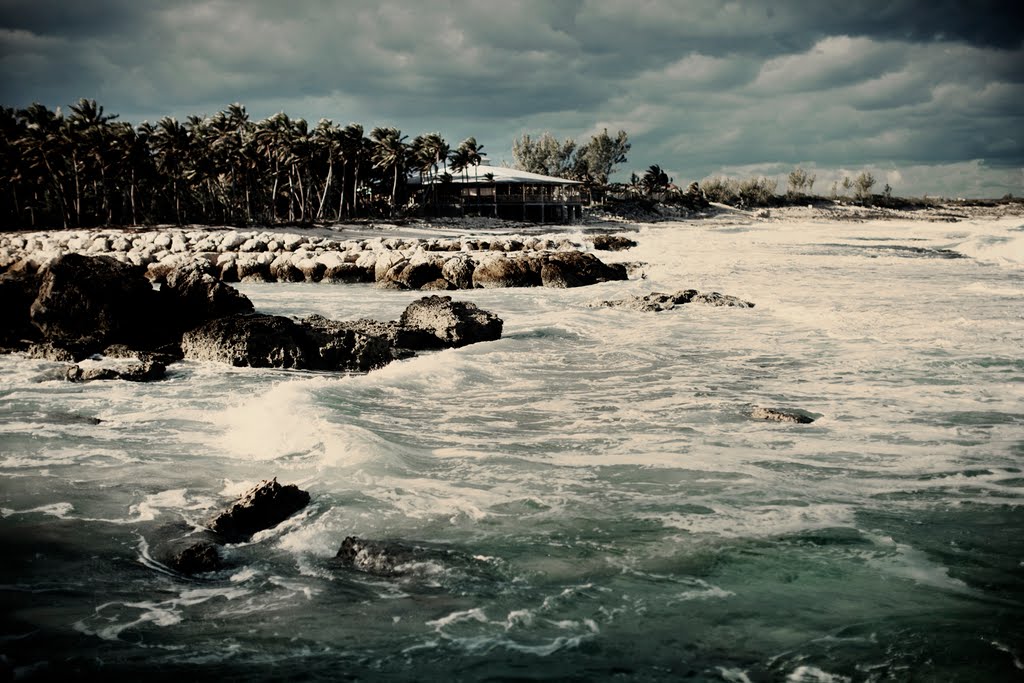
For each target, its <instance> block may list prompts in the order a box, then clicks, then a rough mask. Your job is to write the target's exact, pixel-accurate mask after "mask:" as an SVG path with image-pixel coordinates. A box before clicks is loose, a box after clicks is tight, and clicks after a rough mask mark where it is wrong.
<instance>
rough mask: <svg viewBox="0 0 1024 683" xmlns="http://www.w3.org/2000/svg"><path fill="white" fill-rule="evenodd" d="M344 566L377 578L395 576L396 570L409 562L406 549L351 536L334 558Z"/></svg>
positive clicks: (343, 542)
mask: <svg viewBox="0 0 1024 683" xmlns="http://www.w3.org/2000/svg"><path fill="white" fill-rule="evenodd" d="M334 557H335V559H336V560H339V561H340V562H341V563H342V564H345V565H347V566H349V567H352V568H353V569H358V570H359V571H361V572H366V573H367V574H374V575H376V576H394V575H395V574H396V573H397V572H396V570H395V568H396V567H397V566H399V565H400V564H403V563H404V562H406V561H408V560H409V559H410V555H409V553H408V552H407V550H406V549H404V548H402V547H400V546H397V545H395V544H388V543H382V542H380V541H366V540H363V539H361V538H357V537H355V536H349V537H347V538H346V539H345V540H344V541H342V543H341V548H339V549H338V554H337V555H335V556H334Z"/></svg>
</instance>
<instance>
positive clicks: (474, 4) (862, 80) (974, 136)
mask: <svg viewBox="0 0 1024 683" xmlns="http://www.w3.org/2000/svg"><path fill="white" fill-rule="evenodd" d="M1022 37H1024V34H1022V32H1020V31H1019V30H1018V29H1017V23H1016V7H1015V4H1014V3H1009V2H992V1H987V2H986V1H983V2H975V3H972V4H968V3H963V2H952V1H943V2H928V3H923V2H914V1H910V0H889V1H886V2H849V1H848V0H844V1H843V2H817V3H808V2H804V1H803V0H775V1H774V2H771V3H761V2H722V1H720V0H689V1H687V2H680V1H679V0H630V1H629V2H626V1H623V2H613V1H610V0H563V1H560V2H555V3H552V2H546V1H542V0H504V1H502V2H494V1H490V0H437V1H434V2H418V3H412V2H404V1H395V0H391V1H389V0H381V1H379V2H375V3H364V2H336V1H335V2H331V1H328V0H317V1H315V2H302V3H280V2H277V1H276V0H275V1H269V0H253V1H250V2H244V3H242V2H237V1H236V0H167V1H165V2H141V1H139V0H135V1H131V0H94V1H93V2H89V3H84V2H81V3H79V2H76V3H69V2H66V1H65V0H61V1H57V0H34V1H33V2H24V1H22V0H0V68H2V69H3V72H4V74H5V77H4V78H3V79H2V80H0V103H3V104H7V105H10V106H24V105H26V104H28V103H30V102H31V101H33V100H37V101H40V102H43V103H45V104H47V105H49V106H56V105H63V104H67V103H70V102H73V101H75V100H76V99H77V98H79V97H91V98H95V99H97V100H99V101H100V103H101V104H104V105H105V106H106V107H107V110H108V111H112V112H120V113H122V115H123V117H124V118H126V119H128V120H132V121H138V120H141V119H143V118H147V119H150V120H153V119H156V118H159V117H160V116H162V115H164V114H173V115H177V116H178V117H182V116H184V115H185V114H188V113H206V114H209V113H213V112H214V111H216V110H218V109H221V108H223V106H225V105H226V104H227V103H229V102H233V101H240V102H242V103H244V104H246V105H247V106H248V108H249V111H250V112H251V113H252V115H253V116H254V117H257V118H262V117H264V116H267V115H269V114H271V113H273V112H275V111H279V110H286V111H288V112H289V113H290V114H292V115H293V116H303V117H306V118H308V119H310V120H314V121H315V120H316V119H317V118H319V117H321V116H325V117H330V118H333V119H335V120H337V121H342V122H347V121H349V120H359V121H362V122H364V123H365V124H367V125H377V124H381V123H389V124H396V125H399V126H401V127H402V128H403V129H405V130H407V131H408V132H410V133H411V134H416V133H419V132H426V131H430V130H440V131H441V132H442V133H444V134H445V135H447V136H449V137H451V138H461V137H464V136H465V135H470V134H472V135H475V136H477V137H478V138H479V139H480V140H481V141H483V142H485V144H486V146H487V151H489V152H490V153H491V155H492V157H494V158H495V159H496V160H500V159H501V158H502V157H504V158H506V159H507V158H508V157H510V153H509V152H508V150H509V148H510V146H511V140H512V138H513V137H514V136H516V135H518V134H520V133H522V132H541V131H543V130H546V129H547V130H551V131H552V132H553V133H555V134H557V135H560V136H567V135H573V136H576V137H583V138H585V137H586V136H587V135H589V134H590V133H593V132H596V131H599V130H600V129H601V128H603V127H608V128H610V129H612V130H615V129H617V128H624V129H625V130H627V131H628V132H629V133H630V137H631V139H632V141H633V151H632V153H631V154H630V166H631V167H632V168H636V169H642V168H643V167H645V166H646V165H648V164H650V163H660V164H662V165H663V166H666V167H668V168H670V169H672V170H673V171H674V172H675V173H676V175H677V176H678V179H680V180H681V179H683V178H694V177H698V178H699V177H702V176H703V175H706V174H708V173H712V172H717V171H719V170H721V169H726V168H741V167H742V168H749V167H751V165H753V164H759V163H760V164H762V165H763V166H764V167H766V168H767V167H769V166H771V165H772V164H782V165H785V164H790V165H792V164H795V163H808V162H809V163H812V164H817V165H818V166H819V167H821V168H825V167H828V168H839V167H848V166H853V165H860V166H868V165H871V164H876V165H886V164H888V165H890V166H891V165H908V166H909V165H913V164H923V163H946V164H954V163H961V162H965V161H966V160H974V159H986V160H987V162H986V163H975V164H973V165H972V166H971V168H972V169H973V171H972V172H975V173H992V172H994V171H993V170H992V169H993V168H996V167H1015V166H1016V167H1018V168H1019V167H1020V166H1022V165H1024V140H1022V135H1021V133H1020V132H1019V131H1021V130H1024V115H1022V114H1021V107H1020V103H1021V102H1022V101H1024V90H1022V84H1024V69H1022V68H1021V65H1022V62H1024V50H1022V44H1024V43H1022ZM628 172H629V170H628V169H627V170H626V173H627V174H628ZM994 187H995V185H994Z"/></svg>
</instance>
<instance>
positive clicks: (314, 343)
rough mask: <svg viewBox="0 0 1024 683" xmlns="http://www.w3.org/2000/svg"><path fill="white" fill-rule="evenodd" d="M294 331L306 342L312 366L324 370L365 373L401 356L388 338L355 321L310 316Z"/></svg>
mask: <svg viewBox="0 0 1024 683" xmlns="http://www.w3.org/2000/svg"><path fill="white" fill-rule="evenodd" d="M382 324H383V323H382ZM297 330H298V331H299V332H300V334H301V336H302V337H303V338H304V339H305V340H306V342H307V343H308V344H309V347H310V353H309V354H308V355H309V357H310V359H311V361H312V362H313V366H315V367H317V368H320V369H323V370H350V371H358V372H367V371H369V370H373V369H375V368H380V367H384V366H385V365H387V364H388V363H390V362H391V361H393V360H395V359H396V358H400V357H403V356H402V354H401V353H400V352H397V351H396V349H395V347H394V345H393V344H392V343H389V340H388V339H387V337H385V336H382V335H374V334H372V333H367V332H366V331H364V330H363V329H360V326H359V325H358V324H352V323H347V322H338V321H336V320H330V319H328V318H325V317H323V316H320V315H312V316H309V317H308V318H304V319H303V320H302V321H301V323H300V324H299V325H298V326H297Z"/></svg>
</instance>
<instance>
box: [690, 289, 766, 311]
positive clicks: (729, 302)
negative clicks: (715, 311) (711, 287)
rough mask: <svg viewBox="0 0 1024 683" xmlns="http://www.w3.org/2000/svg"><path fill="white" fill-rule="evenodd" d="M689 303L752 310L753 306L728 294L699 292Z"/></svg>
mask: <svg viewBox="0 0 1024 683" xmlns="http://www.w3.org/2000/svg"><path fill="white" fill-rule="evenodd" d="M691 301H695V302H697V303H701V304H709V305H711V306H734V307H737V308H753V307H754V304H752V303H750V302H749V301H744V300H743V299H739V298H737V297H734V296H730V295H728V294H719V293H718V292H701V293H698V294H695V295H694V296H693V299H692V300H691Z"/></svg>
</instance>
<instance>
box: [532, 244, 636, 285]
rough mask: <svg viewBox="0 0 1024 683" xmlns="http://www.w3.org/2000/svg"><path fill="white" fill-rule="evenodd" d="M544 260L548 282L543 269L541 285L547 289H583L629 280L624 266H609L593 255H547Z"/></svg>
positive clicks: (562, 253) (618, 264)
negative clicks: (603, 283) (598, 284)
mask: <svg viewBox="0 0 1024 683" xmlns="http://www.w3.org/2000/svg"><path fill="white" fill-rule="evenodd" d="M542 259H543V263H544V265H546V266H548V269H547V273H548V278H549V279H548V280H547V281H545V280H544V270H543V269H541V283H542V284H543V285H544V286H545V287H582V286H586V285H593V284H597V283H598V282H610V281H615V280H625V279H627V278H628V275H627V273H626V267H625V266H624V265H622V264H620V263H612V264H608V263H605V262H604V261H602V260H601V259H599V258H597V257H596V256H594V255H593V254H588V253H586V252H582V251H565V252H559V253H555V254H547V255H545V256H543V257H542Z"/></svg>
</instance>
